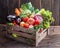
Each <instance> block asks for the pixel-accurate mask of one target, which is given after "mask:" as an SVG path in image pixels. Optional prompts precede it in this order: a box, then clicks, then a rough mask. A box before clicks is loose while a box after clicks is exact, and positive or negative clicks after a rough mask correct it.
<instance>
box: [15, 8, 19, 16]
mask: <svg viewBox="0 0 60 48" xmlns="http://www.w3.org/2000/svg"><path fill="white" fill-rule="evenodd" d="M15 15H16V16H19V15H20V11H19V10H18V8H15Z"/></svg>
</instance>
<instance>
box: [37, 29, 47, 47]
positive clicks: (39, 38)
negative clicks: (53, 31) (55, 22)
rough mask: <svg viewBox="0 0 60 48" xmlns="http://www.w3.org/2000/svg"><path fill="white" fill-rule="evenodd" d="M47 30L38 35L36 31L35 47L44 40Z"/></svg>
mask: <svg viewBox="0 0 60 48" xmlns="http://www.w3.org/2000/svg"><path fill="white" fill-rule="evenodd" d="M46 30H47V29H44V30H43V31H42V32H41V33H39V32H38V31H37V32H36V46H38V44H39V43H40V42H41V41H42V39H44V37H46V35H47V32H46Z"/></svg>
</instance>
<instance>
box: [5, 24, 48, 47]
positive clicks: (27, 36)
mask: <svg viewBox="0 0 60 48" xmlns="http://www.w3.org/2000/svg"><path fill="white" fill-rule="evenodd" d="M5 27H7V30H5V31H6V36H7V37H8V38H11V39H13V40H16V41H18V42H22V43H26V44H29V45H34V46H38V44H39V43H40V42H41V41H42V40H43V39H44V37H45V36H46V35H47V31H46V30H47V29H44V30H43V31H42V32H40V29H38V31H36V30H32V29H26V28H23V27H19V26H7V25H6V26H5ZM13 33H14V34H17V36H18V37H15V38H14V37H12V36H11V35H12V34H13Z"/></svg>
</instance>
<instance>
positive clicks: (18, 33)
mask: <svg viewBox="0 0 60 48" xmlns="http://www.w3.org/2000/svg"><path fill="white" fill-rule="evenodd" d="M9 32H10V33H15V34H17V35H18V36H22V37H26V38H31V39H33V40H35V36H34V35H30V34H27V33H22V32H16V31H9Z"/></svg>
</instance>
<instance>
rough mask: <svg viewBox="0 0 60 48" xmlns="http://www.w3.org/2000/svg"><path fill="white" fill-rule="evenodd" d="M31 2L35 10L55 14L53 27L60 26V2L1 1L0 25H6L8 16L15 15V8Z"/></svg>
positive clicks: (56, 0) (43, 0)
mask: <svg viewBox="0 0 60 48" xmlns="http://www.w3.org/2000/svg"><path fill="white" fill-rule="evenodd" d="M26 2H31V3H32V4H33V6H34V7H35V8H39V9H41V8H45V9H49V10H50V11H52V12H53V17H54V19H55V22H54V23H52V25H60V14H59V13H60V6H59V4H60V3H59V2H60V0H0V23H6V16H7V15H9V14H13V10H14V8H16V7H17V8H19V7H20V5H21V4H23V3H26Z"/></svg>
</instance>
